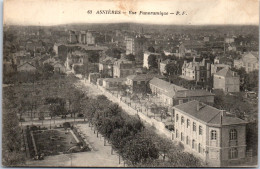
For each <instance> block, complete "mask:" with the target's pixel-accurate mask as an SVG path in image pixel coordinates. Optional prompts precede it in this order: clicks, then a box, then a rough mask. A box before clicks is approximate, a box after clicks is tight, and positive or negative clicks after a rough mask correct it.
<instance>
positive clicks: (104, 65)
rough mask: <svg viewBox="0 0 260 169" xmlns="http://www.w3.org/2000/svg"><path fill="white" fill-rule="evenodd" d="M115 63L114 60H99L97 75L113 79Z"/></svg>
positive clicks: (110, 58)
mask: <svg viewBox="0 0 260 169" xmlns="http://www.w3.org/2000/svg"><path fill="white" fill-rule="evenodd" d="M115 61H116V58H112V57H106V58H105V59H103V60H101V61H100V62H99V65H98V69H99V73H101V74H102V76H104V77H113V65H114V63H115Z"/></svg>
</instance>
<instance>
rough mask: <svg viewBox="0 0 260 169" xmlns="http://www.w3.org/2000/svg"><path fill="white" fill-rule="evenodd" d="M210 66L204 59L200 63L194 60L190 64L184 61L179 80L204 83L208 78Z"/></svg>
mask: <svg viewBox="0 0 260 169" xmlns="http://www.w3.org/2000/svg"><path fill="white" fill-rule="evenodd" d="M210 66H211V65H210V63H209V61H208V60H205V59H203V60H202V61H201V62H197V61H195V58H193V61H192V62H187V61H184V63H183V66H182V75H181V78H184V79H187V80H195V81H196V82H205V81H207V80H208V79H209V78H210V74H211V69H210Z"/></svg>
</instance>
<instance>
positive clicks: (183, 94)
mask: <svg viewBox="0 0 260 169" xmlns="http://www.w3.org/2000/svg"><path fill="white" fill-rule="evenodd" d="M214 95H215V94H213V93H210V92H208V91H206V90H201V89H199V90H187V91H178V92H177V93H176V97H200V96H214Z"/></svg>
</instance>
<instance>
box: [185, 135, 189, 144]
mask: <svg viewBox="0 0 260 169" xmlns="http://www.w3.org/2000/svg"><path fill="white" fill-rule="evenodd" d="M186 144H189V136H187V137H186Z"/></svg>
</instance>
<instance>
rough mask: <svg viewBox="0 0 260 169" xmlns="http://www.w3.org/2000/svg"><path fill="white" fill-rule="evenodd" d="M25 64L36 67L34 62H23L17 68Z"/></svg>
mask: <svg viewBox="0 0 260 169" xmlns="http://www.w3.org/2000/svg"><path fill="white" fill-rule="evenodd" d="M25 64H28V65H30V66H32V67H35V66H34V65H33V64H31V63H29V62H24V63H23V64H21V65H19V66H17V68H18V67H22V66H23V65H25Z"/></svg>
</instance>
